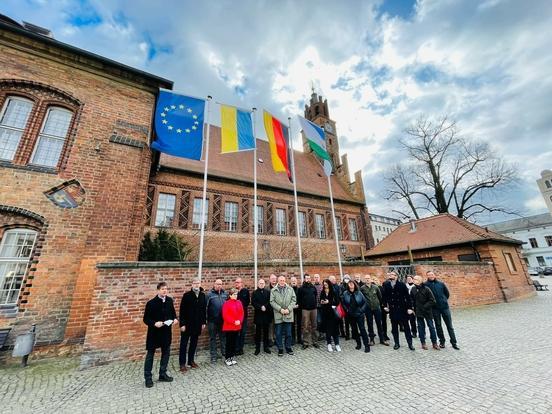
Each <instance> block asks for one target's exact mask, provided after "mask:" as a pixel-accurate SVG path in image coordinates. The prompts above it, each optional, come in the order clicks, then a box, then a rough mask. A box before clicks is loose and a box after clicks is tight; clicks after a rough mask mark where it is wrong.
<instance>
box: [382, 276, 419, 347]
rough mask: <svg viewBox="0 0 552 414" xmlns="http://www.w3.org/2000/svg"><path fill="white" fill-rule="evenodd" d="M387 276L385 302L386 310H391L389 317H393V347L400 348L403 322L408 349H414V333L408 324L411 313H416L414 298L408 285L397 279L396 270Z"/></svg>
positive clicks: (384, 285)
mask: <svg viewBox="0 0 552 414" xmlns="http://www.w3.org/2000/svg"><path fill="white" fill-rule="evenodd" d="M387 276H388V280H387V281H386V282H385V283H384V284H383V302H384V304H385V307H384V310H385V311H386V312H389V318H390V319H391V332H392V333H393V340H394V342H395V346H394V347H393V349H399V348H400V345H399V325H400V324H402V325H403V326H404V336H405V337H406V342H407V343H408V349H410V350H411V351H414V346H413V345H412V334H411V333H410V326H409V324H408V318H409V315H412V314H413V313H414V310H413V307H412V299H411V297H410V294H409V293H408V288H407V287H406V285H405V284H404V283H403V282H401V281H399V280H397V274H396V273H395V272H390V273H388V274H387Z"/></svg>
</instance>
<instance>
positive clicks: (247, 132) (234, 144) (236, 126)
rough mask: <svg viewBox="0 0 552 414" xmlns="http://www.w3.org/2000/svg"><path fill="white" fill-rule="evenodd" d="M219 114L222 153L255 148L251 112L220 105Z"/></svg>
mask: <svg viewBox="0 0 552 414" xmlns="http://www.w3.org/2000/svg"><path fill="white" fill-rule="evenodd" d="M220 116H221V133H222V137H221V149H220V152H221V153H222V154H226V153H228V152H237V151H248V150H252V149H255V137H253V123H252V121H251V112H248V111H241V110H239V109H238V108H236V107H235V106H228V105H221V107H220Z"/></svg>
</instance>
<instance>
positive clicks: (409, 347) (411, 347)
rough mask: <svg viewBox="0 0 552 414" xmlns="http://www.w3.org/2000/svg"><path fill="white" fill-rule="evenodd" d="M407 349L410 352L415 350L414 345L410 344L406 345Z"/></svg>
mask: <svg viewBox="0 0 552 414" xmlns="http://www.w3.org/2000/svg"><path fill="white" fill-rule="evenodd" d="M408 349H410V350H411V351H415V350H416V348H414V345H412V344H408Z"/></svg>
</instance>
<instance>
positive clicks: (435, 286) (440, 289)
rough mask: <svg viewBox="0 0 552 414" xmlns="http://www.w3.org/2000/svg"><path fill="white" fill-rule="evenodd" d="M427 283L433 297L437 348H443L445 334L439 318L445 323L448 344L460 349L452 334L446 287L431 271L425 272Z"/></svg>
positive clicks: (448, 294)
mask: <svg viewBox="0 0 552 414" xmlns="http://www.w3.org/2000/svg"><path fill="white" fill-rule="evenodd" d="M426 276H427V282H426V286H427V287H429V288H430V289H431V291H432V292H433V296H435V302H436V304H435V306H434V307H433V319H434V320H435V329H436V330H437V336H438V337H439V347H441V348H444V347H445V333H444V332H443V325H442V324H441V318H443V320H444V321H445V325H446V326H447V331H448V334H449V337H450V344H451V345H452V347H453V348H454V349H456V350H458V349H460V348H459V347H458V344H457V342H456V335H455V334H454V327H453V326H452V316H451V314H450V307H449V304H448V299H449V297H450V293H449V290H448V289H447V285H445V284H444V283H443V282H441V281H440V280H437V279H436V278H435V273H433V272H432V271H431V270H428V271H427V272H426Z"/></svg>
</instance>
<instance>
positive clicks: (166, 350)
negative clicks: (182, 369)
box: [143, 282, 178, 388]
mask: <svg viewBox="0 0 552 414" xmlns="http://www.w3.org/2000/svg"><path fill="white" fill-rule="evenodd" d="M168 291H169V288H168V286H167V283H166V282H159V283H158V284H157V295H156V296H155V297H154V298H153V299H151V300H150V301H149V302H148V303H147V304H146V309H145V311H144V319H143V321H144V323H145V324H146V325H147V326H148V333H147V337H146V350H147V353H146V360H145V362H144V378H145V380H146V387H148V388H151V387H153V380H152V375H151V370H152V368H153V356H154V355H155V350H156V349H157V348H161V363H160V366H159V381H163V382H171V381H172V380H173V378H172V377H170V376H169V375H168V374H167V366H168V364H169V357H170V352H171V339H172V335H171V326H172V324H173V323H175V322H177V321H178V320H177V319H176V311H175V310H174V302H173V300H172V298H170V297H169V296H167V293H168Z"/></svg>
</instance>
